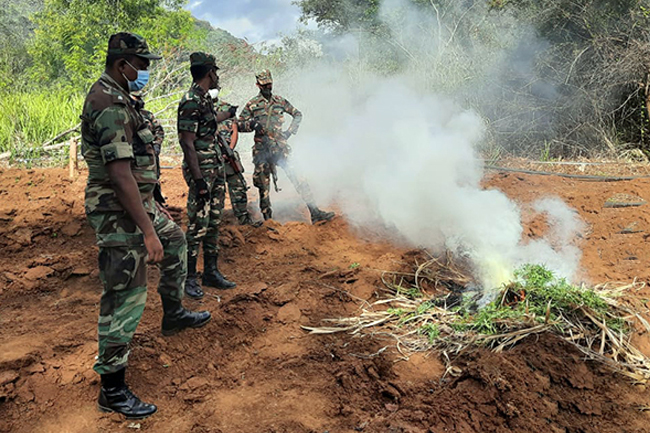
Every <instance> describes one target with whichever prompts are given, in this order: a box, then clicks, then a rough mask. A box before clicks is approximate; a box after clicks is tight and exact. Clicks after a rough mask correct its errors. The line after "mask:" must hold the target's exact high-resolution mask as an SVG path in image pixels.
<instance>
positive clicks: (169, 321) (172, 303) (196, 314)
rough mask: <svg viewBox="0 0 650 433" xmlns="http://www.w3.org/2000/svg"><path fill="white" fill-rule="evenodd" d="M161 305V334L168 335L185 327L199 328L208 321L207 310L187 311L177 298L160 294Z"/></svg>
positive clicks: (209, 316) (209, 315) (209, 317)
mask: <svg viewBox="0 0 650 433" xmlns="http://www.w3.org/2000/svg"><path fill="white" fill-rule="evenodd" d="M160 299H161V300H162V305H163V312H164V314H163V320H162V335H164V336H165V337H169V336H170V335H174V334H176V333H177V332H180V331H182V330H183V329H185V328H200V327H201V326H203V325H205V324H206V323H208V322H209V321H210V319H211V318H212V315H211V314H210V313H209V312H208V311H188V310H186V309H185V308H183V305H182V304H181V301H180V300H178V299H172V298H168V297H166V296H161V297H160Z"/></svg>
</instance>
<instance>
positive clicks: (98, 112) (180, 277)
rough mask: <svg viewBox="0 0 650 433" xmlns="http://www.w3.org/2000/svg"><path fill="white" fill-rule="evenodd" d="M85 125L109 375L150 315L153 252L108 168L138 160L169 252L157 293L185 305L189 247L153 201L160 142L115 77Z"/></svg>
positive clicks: (106, 82)
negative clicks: (148, 259) (149, 273)
mask: <svg viewBox="0 0 650 433" xmlns="http://www.w3.org/2000/svg"><path fill="white" fill-rule="evenodd" d="M145 47H146V45H145ZM81 119H82V125H81V137H82V153H83V156H84V159H85V161H86V163H87V164H88V182H87V186H86V194H85V196H86V198H85V205H86V206H85V207H86V215H87V218H88V222H89V223H90V225H91V226H92V227H93V229H94V230H95V233H96V236H97V245H98V246H99V271H100V279H101V281H102V283H103V286H104V290H103V292H102V297H101V300H100V313H99V336H98V340H99V356H98V358H97V362H96V363H95V366H94V369H95V371H97V372H98V373H100V374H108V373H114V372H116V371H118V370H121V369H122V368H124V367H125V366H126V363H127V358H128V354H129V349H128V345H129V342H130V341H131V338H132V337H133V334H134V333H135V329H136V327H137V325H138V323H139V321H140V317H141V316H142V311H143V310H144V305H145V300H146V297H147V279H146V264H145V257H146V254H147V250H146V248H145V245H144V237H143V234H142V232H141V230H140V229H139V228H138V227H137V225H136V224H135V222H134V221H133V220H132V219H131V217H130V216H129V215H128V214H127V212H126V211H125V210H124V208H123V207H122V205H121V204H120V201H119V200H118V197H117V195H116V191H115V190H114V189H113V187H112V184H111V181H110V179H109V176H108V173H107V170H106V164H108V163H110V162H112V161H116V160H121V159H128V160H130V161H131V172H132V174H133V177H134V178H135V180H136V182H137V185H138V189H139V191H140V196H141V198H142V205H143V207H144V209H145V210H146V212H147V213H148V214H149V217H150V218H151V220H152V222H153V226H154V228H155V230H156V233H157V234H158V237H159V239H160V241H161V243H162V245H163V248H164V259H163V261H162V262H161V263H159V264H158V267H159V268H160V272H161V277H160V283H159V285H158V292H159V293H160V294H161V296H163V297H167V298H168V299H173V300H177V301H178V302H180V299H181V298H182V296H183V285H184V282H185V276H186V273H187V268H186V248H187V247H186V242H185V237H184V236H183V232H182V231H181V229H180V228H179V227H178V226H177V225H176V224H175V223H174V222H172V221H170V220H168V219H167V218H165V217H164V216H163V215H162V214H161V213H160V212H159V211H158V209H157V207H156V203H155V202H154V199H153V191H154V187H155V186H156V185H157V183H158V178H157V166H156V159H155V152H154V148H153V141H154V136H153V134H152V131H151V130H150V129H149V128H148V127H147V124H146V122H145V120H144V119H143V117H142V114H141V113H140V112H139V110H137V109H136V108H135V106H134V102H133V100H132V99H131V98H130V96H129V94H128V92H126V91H125V90H123V89H122V88H121V87H120V86H119V84H117V83H116V82H115V81H114V80H113V79H112V78H111V77H110V76H109V75H108V74H106V73H104V74H102V76H101V77H100V79H99V80H98V81H97V82H96V83H95V84H93V86H92V87H91V89H90V92H89V93H88V96H87V97H86V101H85V103H84V108H83V114H82V116H81Z"/></svg>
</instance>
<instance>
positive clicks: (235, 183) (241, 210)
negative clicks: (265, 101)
mask: <svg viewBox="0 0 650 433" xmlns="http://www.w3.org/2000/svg"><path fill="white" fill-rule="evenodd" d="M231 106H232V105H231V104H229V103H227V102H225V101H219V104H218V106H217V108H218V110H217V111H228V109H230V107H231ZM234 124H235V121H234V120H233V119H227V120H224V121H223V122H220V123H219V126H218V127H217V131H218V133H219V135H220V136H221V137H222V138H223V142H224V143H225V144H226V145H227V146H230V143H231V138H232V133H233V127H234ZM237 131H238V132H252V131H253V129H252V128H250V122H237ZM233 153H234V155H235V157H236V158H237V161H238V162H239V164H240V165H241V160H240V159H239V153H238V152H237V151H233ZM225 173H226V184H227V185H228V195H229V196H230V203H231V204H232V210H233V212H234V214H235V217H236V218H237V220H238V221H239V223H240V224H246V223H248V222H250V221H251V218H250V215H249V213H248V194H247V192H246V191H248V186H247V185H246V179H244V176H243V174H242V173H243V170H242V172H241V173H238V172H236V171H235V169H234V168H233V167H232V165H230V164H229V163H228V162H225Z"/></svg>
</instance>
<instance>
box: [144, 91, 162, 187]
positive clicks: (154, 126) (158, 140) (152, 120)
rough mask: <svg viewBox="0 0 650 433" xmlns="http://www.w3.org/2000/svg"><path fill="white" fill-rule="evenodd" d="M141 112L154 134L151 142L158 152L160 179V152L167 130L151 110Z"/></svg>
mask: <svg viewBox="0 0 650 433" xmlns="http://www.w3.org/2000/svg"><path fill="white" fill-rule="evenodd" d="M143 106H144V104H143ZM140 113H141V114H142V118H143V119H144V121H145V123H146V124H147V127H148V128H149V129H150V130H151V133H152V134H153V142H152V143H151V144H152V145H153V151H154V153H155V154H156V167H157V169H158V179H160V152H161V151H162V144H163V141H165V130H164V129H163V127H162V125H161V124H160V121H159V120H158V119H156V116H154V114H153V113H152V112H151V111H149V110H145V109H141V110H140Z"/></svg>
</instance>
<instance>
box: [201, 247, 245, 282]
mask: <svg viewBox="0 0 650 433" xmlns="http://www.w3.org/2000/svg"><path fill="white" fill-rule="evenodd" d="M218 258H219V256H218V255H217V254H205V255H204V256H203V285H204V286H210V287H215V288H217V289H232V288H234V287H237V284H235V283H233V282H232V281H228V280H227V279H226V277H224V276H223V275H222V274H221V272H219V267H218V265H217V260H218Z"/></svg>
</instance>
